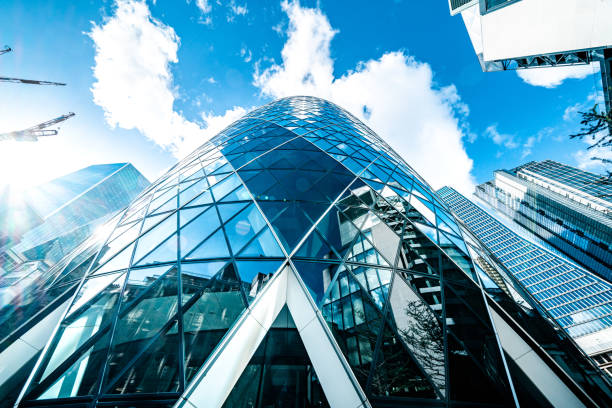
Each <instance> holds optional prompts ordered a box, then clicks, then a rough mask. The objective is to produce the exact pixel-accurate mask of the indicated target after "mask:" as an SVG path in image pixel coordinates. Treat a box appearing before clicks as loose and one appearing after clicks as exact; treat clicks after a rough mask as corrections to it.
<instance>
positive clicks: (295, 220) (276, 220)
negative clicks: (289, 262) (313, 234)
mask: <svg viewBox="0 0 612 408" xmlns="http://www.w3.org/2000/svg"><path fill="white" fill-rule="evenodd" d="M260 206H261V209H262V211H263V212H264V214H265V215H266V217H267V218H268V220H272V221H271V222H272V226H273V227H274V229H275V231H276V234H277V235H278V237H279V239H280V240H281V242H282V244H283V246H284V247H285V250H286V251H287V253H291V251H292V250H293V248H294V247H295V245H296V244H297V243H298V242H299V240H300V239H302V237H303V236H304V235H305V233H306V231H308V229H309V228H310V227H311V226H312V221H310V220H309V219H308V218H307V217H306V215H305V214H304V212H303V211H302V209H301V206H300V203H299V202H269V201H268V202H266V201H262V202H260ZM281 213H282V216H280V215H279V214H281ZM288 219H290V220H291V222H287V220H288Z"/></svg>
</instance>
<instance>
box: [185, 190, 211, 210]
mask: <svg viewBox="0 0 612 408" xmlns="http://www.w3.org/2000/svg"><path fill="white" fill-rule="evenodd" d="M212 202H213V199H212V194H211V193H210V190H206V191H205V192H203V193H202V194H200V195H199V196H197V197H196V198H194V199H193V200H192V201H190V202H189V203H188V204H187V206H188V207H195V206H197V205H204V204H211V203H212Z"/></svg>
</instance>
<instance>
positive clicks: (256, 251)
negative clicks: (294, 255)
mask: <svg viewBox="0 0 612 408" xmlns="http://www.w3.org/2000/svg"><path fill="white" fill-rule="evenodd" d="M237 256H238V257H243V258H254V257H283V256H284V254H283V251H282V250H281V248H280V246H279V245H278V243H277V242H276V238H274V235H272V232H271V231H270V228H268V227H266V228H265V229H264V231H263V232H261V233H260V234H259V235H258V236H257V237H256V238H255V239H254V240H252V241H251V243H250V244H248V245H247V246H246V247H245V248H244V249H243V250H242V251H240V253H239V254H238V255H237Z"/></svg>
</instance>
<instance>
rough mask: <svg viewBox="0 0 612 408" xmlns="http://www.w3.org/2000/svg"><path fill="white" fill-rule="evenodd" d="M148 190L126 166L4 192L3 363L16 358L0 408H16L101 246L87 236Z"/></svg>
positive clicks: (4, 378) (0, 265)
mask: <svg viewBox="0 0 612 408" xmlns="http://www.w3.org/2000/svg"><path fill="white" fill-rule="evenodd" d="M148 184H149V182H148V181H147V180H146V179H145V178H144V177H143V176H142V174H140V172H138V170H136V169H135V168H134V167H133V166H132V165H131V164H128V163H121V164H104V165H95V166H89V167H87V168H84V169H81V170H79V171H76V172H74V173H71V174H68V175H66V176H63V177H60V178H58V179H55V180H52V181H50V182H48V183H45V184H43V185H41V186H38V187H37V188H33V189H30V190H26V191H25V192H24V193H20V194H17V193H16V192H15V191H11V190H9V189H6V190H5V194H3V195H2V197H1V200H0V201H1V202H2V206H1V208H0V227H2V228H1V231H2V232H1V233H0V361H2V360H3V359H5V358H6V357H7V356H11V355H13V356H17V357H19V358H18V360H17V361H12V362H11V363H10V364H4V365H2V363H0V407H4V406H9V405H10V404H11V402H14V400H15V398H16V395H14V394H15V388H16V387H17V388H19V386H21V385H23V383H24V382H25V380H26V379H27V376H28V374H29V372H28V369H31V368H32V365H33V364H34V362H35V361H36V358H35V357H36V356H37V355H38V352H39V351H40V350H41V349H42V347H43V346H44V344H45V343H46V341H47V340H48V338H49V336H50V335H51V333H52V331H53V329H54V327H55V325H56V323H57V320H58V319H59V318H60V317H61V315H62V313H63V312H64V311H65V309H66V306H67V301H68V300H69V299H70V297H71V296H72V295H74V292H75V291H76V288H77V286H78V279H79V278H81V277H82V276H83V274H84V273H85V272H86V267H83V266H81V267H79V263H82V262H84V261H85V260H86V259H88V258H91V257H92V256H93V255H95V253H96V252H97V251H98V250H99V249H100V247H101V245H102V244H103V242H98V241H99V240H96V239H95V238H94V239H92V238H91V235H92V233H94V232H96V231H98V232H100V229H101V228H102V225H103V223H104V222H105V221H107V220H109V218H111V217H112V216H113V214H115V213H117V212H118V211H120V210H122V209H124V208H125V207H126V206H127V205H128V204H129V203H130V202H131V201H132V200H133V199H134V198H135V197H136V196H137V195H138V194H139V193H140V192H141V191H142V190H143V189H144V188H145V187H146V186H147V185H148ZM88 238H89V239H88ZM92 260H93V259H90V261H92ZM75 263H76V264H75ZM11 396H12V397H11Z"/></svg>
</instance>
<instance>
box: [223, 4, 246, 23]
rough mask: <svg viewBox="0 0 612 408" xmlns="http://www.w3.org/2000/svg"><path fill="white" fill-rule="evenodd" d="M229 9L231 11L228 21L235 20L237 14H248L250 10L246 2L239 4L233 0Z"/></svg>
mask: <svg viewBox="0 0 612 408" xmlns="http://www.w3.org/2000/svg"><path fill="white" fill-rule="evenodd" d="M229 10H230V13H229V14H228V16H227V21H229V22H231V21H234V19H235V18H236V16H246V14H247V13H248V12H249V10H248V9H247V6H246V4H243V5H237V4H236V2H234V1H233V0H232V1H231V2H230V4H229Z"/></svg>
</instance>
